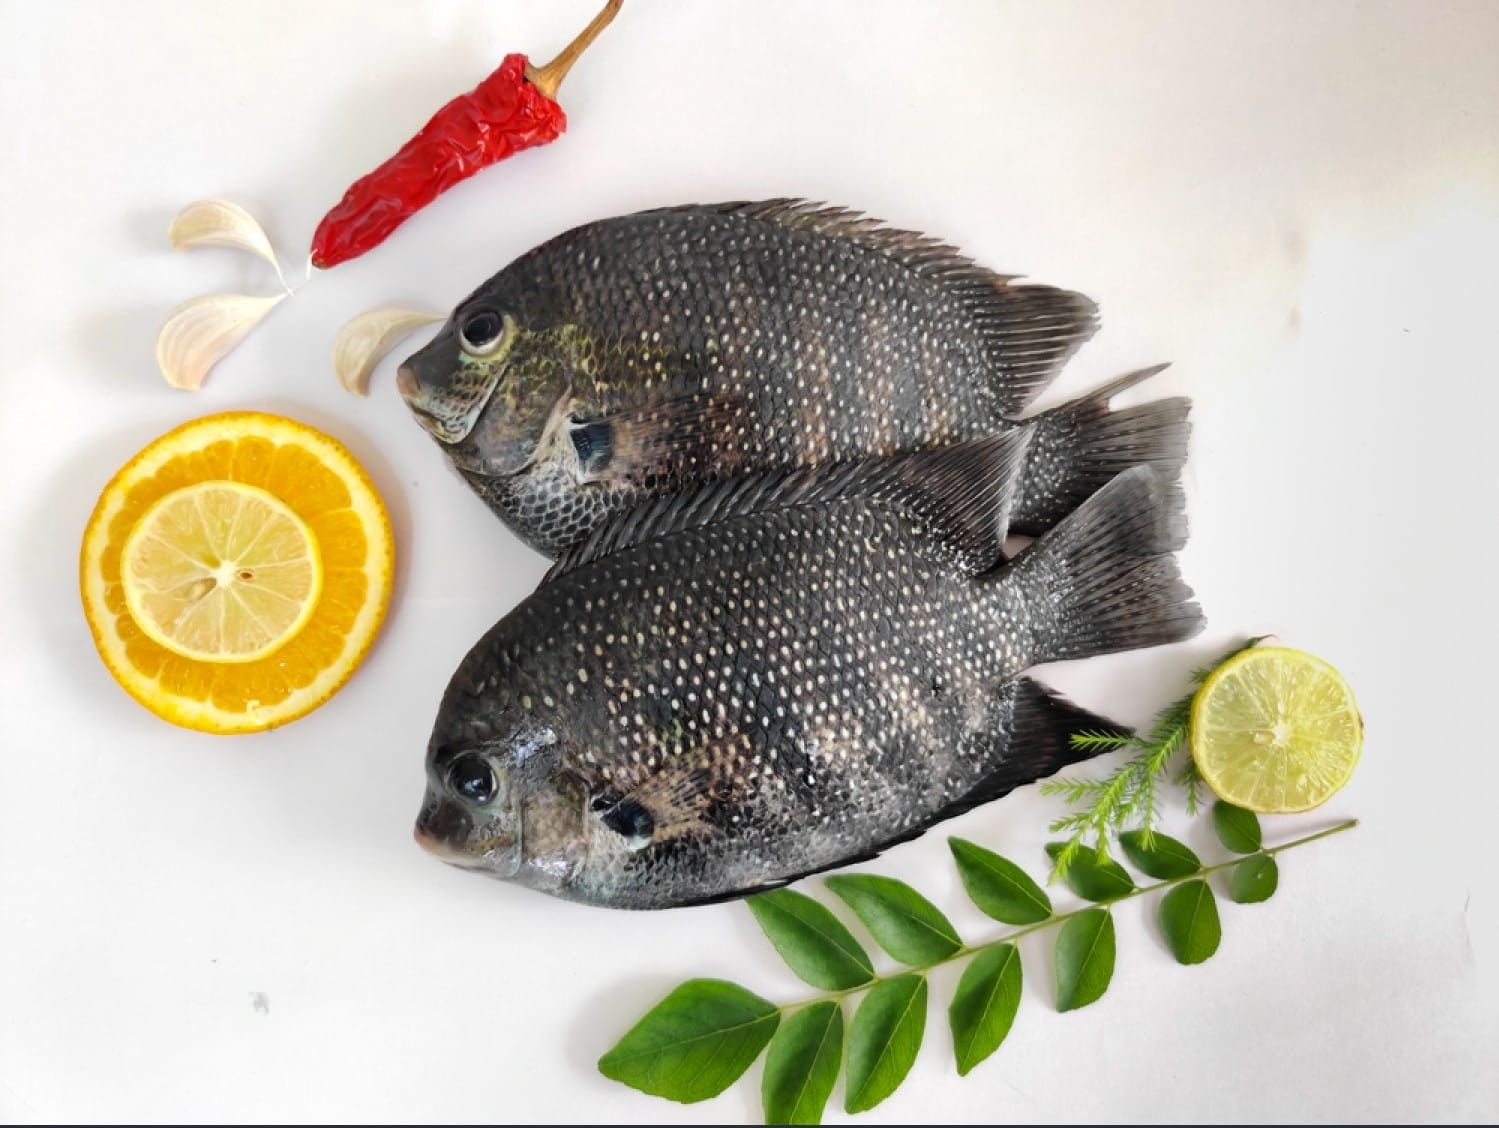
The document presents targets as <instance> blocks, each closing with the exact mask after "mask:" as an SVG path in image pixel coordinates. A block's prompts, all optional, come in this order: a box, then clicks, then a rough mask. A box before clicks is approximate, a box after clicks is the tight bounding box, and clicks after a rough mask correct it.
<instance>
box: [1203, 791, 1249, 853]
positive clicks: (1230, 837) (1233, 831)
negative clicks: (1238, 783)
mask: <svg viewBox="0 0 1499 1128" xmlns="http://www.w3.org/2000/svg"><path fill="white" fill-rule="evenodd" d="M1213 829H1214V830H1215V831H1217V833H1218V841H1219V842H1221V843H1223V845H1224V846H1226V847H1228V849H1230V850H1232V851H1233V852H1234V853H1235V854H1253V853H1254V852H1255V851H1256V850H1258V849H1259V848H1260V820H1259V819H1257V818H1255V816H1254V812H1252V811H1246V810H1245V809H1244V808H1243V807H1235V806H1234V805H1233V804H1232V803H1225V802H1224V801H1223V800H1222V799H1220V800H1218V802H1216V803H1214V804H1213Z"/></svg>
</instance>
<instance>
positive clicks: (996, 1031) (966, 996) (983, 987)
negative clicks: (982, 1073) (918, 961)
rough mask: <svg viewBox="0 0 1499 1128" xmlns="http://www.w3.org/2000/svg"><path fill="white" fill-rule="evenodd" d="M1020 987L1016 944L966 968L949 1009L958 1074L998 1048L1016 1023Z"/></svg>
mask: <svg viewBox="0 0 1499 1128" xmlns="http://www.w3.org/2000/svg"><path fill="white" fill-rule="evenodd" d="M1020 987H1021V973H1020V951H1019V949H1017V948H1016V947H1015V945H1014V944H996V945H995V946H994V947H992V948H987V949H985V950H984V951H982V952H980V953H979V954H978V955H977V956H976V957H975V958H974V959H973V960H972V961H971V962H970V963H969V965H968V967H967V968H965V969H964V971H963V978H962V979H961V980H959V981H958V991H957V994H955V995H954V996H953V1000H952V1006H951V1007H949V1008H948V1010H947V1017H948V1022H949V1023H950V1024H951V1026H952V1042H953V1051H954V1052H955V1053H956V1054H957V1058H958V1073H959V1074H966V1073H967V1072H968V1071H969V1070H970V1069H972V1068H973V1067H974V1066H976V1065H977V1064H978V1063H979V1062H981V1061H983V1060H984V1059H985V1058H986V1057H988V1056H989V1055H990V1054H992V1053H993V1052H994V1051H995V1050H997V1049H999V1044H1000V1043H1001V1042H1003V1041H1004V1040H1005V1035H1006V1034H1008V1033H1009V1032H1010V1026H1011V1024H1013V1023H1014V1021H1015V1011H1016V1008H1018V1007H1019V1006H1020Z"/></svg>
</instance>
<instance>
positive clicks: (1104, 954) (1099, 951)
mask: <svg viewBox="0 0 1499 1128" xmlns="http://www.w3.org/2000/svg"><path fill="white" fill-rule="evenodd" d="M1113 976H1114V918H1113V917H1112V916H1110V915H1109V911H1108V910H1107V909H1084V910H1083V911H1082V912H1080V913H1078V914H1077V915H1076V916H1074V917H1073V918H1072V919H1071V920H1069V921H1068V922H1067V923H1066V924H1064V925H1062V931H1061V933H1060V934H1059V935H1058V936H1057V1010H1059V1011H1070V1010H1077V1009H1078V1008H1079V1007H1085V1006H1087V1005H1088V1004H1089V1003H1092V1002H1096V1001H1097V1000H1098V999H1099V998H1100V997H1101V996H1102V995H1103V993H1104V992H1105V991H1107V990H1108V989H1109V980H1110V979H1112V978H1113Z"/></svg>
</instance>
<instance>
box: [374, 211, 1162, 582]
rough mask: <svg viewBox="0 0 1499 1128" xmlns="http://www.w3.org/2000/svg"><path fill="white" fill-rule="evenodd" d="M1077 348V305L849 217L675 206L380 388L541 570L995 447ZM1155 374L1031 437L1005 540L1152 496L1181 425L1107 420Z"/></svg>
mask: <svg viewBox="0 0 1499 1128" xmlns="http://www.w3.org/2000/svg"><path fill="white" fill-rule="evenodd" d="M1096 324H1097V317H1096V311H1095V307H1094V305H1093V303H1092V302H1091V301H1090V300H1089V299H1087V298H1086V297H1084V296H1082V295H1081V294H1077V293H1072V292H1070V291H1067V290H1062V289H1056V288H1054V287H1051V286H1044V285H1019V284H1016V283H1015V282H1014V281H1013V279H1012V278H1011V277H1009V276H1006V275H1000V274H995V273H993V272H991V271H989V270H986V269H984V268H983V267H981V266H978V265H977V264H975V263H974V262H973V261H972V260H971V259H969V258H967V257H965V256H964V255H962V254H960V253H959V252H958V251H957V250H955V249H954V248H953V247H951V246H948V245H946V244H944V243H942V242H940V241H938V240H936V239H933V238H930V237H928V236H924V235H920V234H917V233H915V232H911V231H902V230H899V229H896V228H892V227H889V226H886V225H884V224H883V223H881V222H880V221H879V220H876V219H871V218H868V217H866V216H864V215H862V214H860V213H858V212H854V211H849V210H846V209H843V208H837V207H827V206H823V205H821V204H816V203H809V202H807V201H803V200H789V199H786V200H770V201H765V202H759V203H742V202H741V203H727V204H710V205H691V206H687V207H679V208H667V209H662V210H655V211H646V212H640V213H637V214H633V215H625V216H619V217H615V218H612V219H605V220H601V221H598V222H595V223H589V224H585V225H584V226H581V227H578V228H575V229H573V230H571V231H568V232H566V233H565V234H562V235H559V236H557V237H556V238H554V239H552V240H550V241H549V242H547V243H544V244H543V245H541V246H539V247H537V248H535V249H534V250H531V251H530V252H528V253H526V254H524V255H522V256H521V257H520V258H518V259H517V260H516V261H514V262H513V263H511V264H510V265H509V266H507V267H505V269H503V270H501V271H500V272H499V273H498V274H496V275H495V276H494V277H492V278H491V279H489V281H487V282H485V283H484V284H483V285H482V286H480V287H479V288H478V289H477V290H476V291H474V293H473V294H471V295H470V296H469V297H468V298H466V299H464V301H462V302H461V303H459V305H458V306H457V308H456V309H455V310H454V311H453V313H452V316H451V317H450V318H449V319H448V321H447V323H446V324H445V325H444V326H443V327H442V329H441V330H440V331H439V333H438V334H437V336H436V337H435V338H434V339H433V340H432V342H431V343H430V344H428V345H427V346H426V347H425V348H423V349H421V350H420V351H419V352H417V353H416V354H415V355H413V356H412V357H410V358H409V359H408V360H407V361H406V362H405V364H404V365H402V366H401V368H400V371H399V375H398V385H399V387H400V390H401V393H402V395H403V396H404V397H405V399H406V401H407V403H408V405H409V406H410V408H411V410H412V411H413V413H414V414H415V416H416V418H417V420H418V421H419V422H420V423H421V424H422V425H423V426H424V427H425V428H426V429H427V430H428V431H429V432H430V433H431V434H432V436H433V437H434V438H435V439H436V440H437V441H438V442H439V443H440V444H441V445H442V446H443V448H444V450H445V451H446V452H447V454H448V456H449V457H450V458H451V460H452V462H453V464H454V466H455V467H456V468H457V469H458V470H459V472H460V473H461V474H462V475H463V477H464V478H465V479H466V480H467V481H468V483H469V484H470V486H472V488H473V489H474V490H475V491H476V492H477V493H478V494H479V495H480V496H481V497H482V498H483V499H484V500H485V501H486V502H487V503H488V504H489V506H490V507H491V508H492V509H493V510H494V512H495V513H496V514H498V515H499V517H500V518H501V519H502V520H503V521H505V522H506V523H507V524H509V525H510V526H511V528H512V529H514V530H515V532H516V533H517V534H519V535H520V536H521V537H522V538H523V539H524V540H526V541H527V542H529V543H530V544H531V545H533V546H534V547H535V548H537V549H538V550H540V551H541V552H543V553H545V554H547V555H549V556H556V555H557V554H559V553H560V552H562V551H563V550H565V549H566V548H568V547H570V546H572V545H574V544H576V543H578V542H579V541H580V540H582V539H583V538H584V537H586V536H587V535H588V534H589V533H590V532H592V531H593V530H594V529H595V528H596V527H598V525H599V524H600V523H602V522H603V521H605V520H607V519H608V518H610V517H612V516H615V515H617V514H619V513H621V512H623V511H625V510H627V509H630V508H632V507H635V506H637V505H639V504H640V503H641V502H643V501H645V500H648V499H649V498H652V497H657V496H661V495H664V494H669V493H673V492H676V491H678V490H680V489H683V488H685V487H687V486H689V485H691V484H693V483H696V482H701V481H707V480H712V479H718V478H726V477H730V476H733V475H737V474H744V473H751V472H756V471H760V470H771V469H789V468H794V467H800V466H814V465H819V464H824V463H828V462H839V461H846V460H853V459H860V458H867V457H870V456H877V455H887V454H893V453H898V452H905V451H912V450H920V449H927V448H934V447H939V446H945V445H949V444H952V443H956V442H962V441H965V440H968V439H975V438H978V437H981V436H983V435H987V434H992V433H994V432H996V431H1000V430H1005V429H1010V428H1013V427H1015V426H1017V425H1018V424H1016V423H1015V422H1014V420H1015V419H1016V418H1017V417H1018V416H1019V415H1021V413H1022V412H1024V410H1025V409H1026V407H1027V406H1028V405H1029V404H1030V403H1031V401H1032V400H1033V399H1034V397H1035V396H1036V395H1037V394H1038V393H1039V392H1040V391H1041V390H1042V389H1043V388H1044V387H1045V386H1046V385H1047V384H1048V383H1049V382H1050V381H1051V380H1052V379H1053V378H1054V377H1055V376H1056V374H1057V372H1058V371H1059V370H1060V368H1061V367H1062V365H1063V364H1064V363H1065V361H1066V360H1067V358H1068V357H1069V356H1071V355H1072V353H1073V352H1074V351H1075V350H1076V349H1077V348H1078V347H1079V346H1080V345H1081V344H1082V343H1083V342H1084V341H1085V340H1087V339H1088V337H1089V336H1091V335H1092V333H1093V332H1094V329H1095V327H1096ZM1157 370H1158V369H1151V370H1147V371H1144V372H1140V373H1134V374H1131V375H1130V376H1127V377H1124V378H1123V379H1121V380H1118V381H1115V382H1114V383H1112V384H1110V385H1108V386H1107V387H1104V388H1101V389H1099V390H1098V391H1096V392H1094V393H1092V394H1089V395H1086V396H1084V397H1082V398H1080V399H1079V400H1077V401H1074V402H1073V403H1070V404H1066V405H1064V406H1062V407H1059V408H1056V409H1054V410H1052V411H1049V412H1045V413H1042V414H1041V415H1039V416H1037V417H1036V418H1035V419H1034V420H1033V436H1032V439H1031V443H1030V448H1029V453H1028V456H1027V464H1026V465H1025V466H1024V467H1023V468H1022V472H1021V473H1020V475H1019V477H1018V479H1017V482H1016V483H1015V498H1014V505H1013V512H1012V524H1013V527H1014V530H1015V531H1017V532H1021V533H1027V534H1031V535H1034V534H1037V533H1040V532H1042V531H1044V530H1045V529H1047V528H1049V527H1051V526H1052V525H1053V524H1055V523H1056V522H1057V521H1058V520H1060V519H1061V517H1062V516H1064V515H1065V514H1066V513H1068V512H1070V511H1071V510H1072V509H1073V508H1075V507H1076V505H1077V504H1078V503H1080V502H1081V501H1082V500H1083V499H1084V498H1086V497H1087V496H1088V495H1089V494H1091V493H1092V492H1093V491H1094V490H1096V489H1097V488H1098V487H1099V486H1101V485H1103V484H1104V483H1105V482H1107V481H1108V480H1109V479H1110V478H1112V477H1113V476H1114V475H1115V474H1117V473H1119V472H1120V471H1122V470H1124V469H1127V468H1128V467H1130V466H1132V465H1136V464H1141V463H1143V464H1146V465H1150V466H1152V467H1154V468H1155V470H1156V471H1157V473H1158V474H1159V476H1160V477H1161V479H1162V481H1163V482H1165V483H1166V484H1167V486H1168V488H1169V487H1171V484H1172V483H1173V482H1174V481H1175V479H1176V477H1177V475H1178V474H1179V471H1180V468H1181V464H1182V461H1183V460H1184V458H1185V456H1186V441H1187V422H1186V416H1187V410H1188V403H1187V401H1186V400H1184V399H1169V400H1162V401H1157V402H1154V403H1149V404H1145V405H1143V406H1139V407H1134V408H1129V409H1126V410H1123V411H1117V412H1111V411H1110V410H1109V408H1108V401H1109V399H1110V398H1111V397H1112V396H1114V395H1116V394H1117V393H1118V392H1120V391H1122V390H1123V389H1124V388H1126V387H1128V386H1130V385H1131V384H1133V383H1135V382H1136V381H1138V380H1140V379H1143V378H1144V377H1145V376H1148V375H1150V374H1151V373H1152V372H1154V371H1157Z"/></svg>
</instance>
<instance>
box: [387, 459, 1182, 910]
mask: <svg viewBox="0 0 1499 1128" xmlns="http://www.w3.org/2000/svg"><path fill="white" fill-rule="evenodd" d="M1030 438H1031V436H1030V432H1029V431H1028V430H1025V429H1021V430H1014V431H1010V432H1007V433H1005V434H1003V435H999V436H996V437H991V438H989V439H984V440H979V441H977V442H974V443H967V444H961V445H958V446H955V447H951V448H947V449H944V450H939V451H932V452H920V453H916V454H910V455H903V456H896V457H894V458H890V459H877V460H867V461H864V462H861V463H853V464H839V465H835V466H832V467H826V468H822V469H820V470H805V469H803V470H795V471H771V472H761V473H758V474H753V475H747V476H744V477H741V478H736V479H730V480H725V481H722V482H717V483H707V484H705V485H700V486H697V487H695V488H693V489H691V490H688V491H684V492H683V493H682V494H680V495H677V496H674V497H671V498H666V499H662V500H659V501H656V502H653V503H650V504H648V505H646V506H644V507H641V508H639V509H637V510H634V511H631V512H630V513H628V514H626V515H625V516H624V517H622V518H619V519H616V520H615V521H613V522H611V523H609V524H607V525H604V526H602V527H601V528H600V529H598V530H597V531H596V532H595V533H594V534H593V535H592V536H590V537H589V539H588V540H587V541H585V542H584V543H583V544H581V545H580V546H578V547H577V548H575V549H573V550H572V551H571V552H569V553H568V554H566V555H564V556H563V557H562V558H561V559H560V560H559V561H558V562H557V564H556V565H555V566H554V568H553V570H552V572H551V573H550V575H549V578H548V580H547V581H546V582H545V583H544V584H543V585H542V586H541V587H540V588H538V589H537V590H536V591H535V592H534V593H533V594H532V595H531V596H530V597H529V598H528V599H526V600H525V601H524V602H523V603H521V604H520V605H519V606H518V607H516V609H515V610H514V611H512V612H511V613H510V614H508V615H506V616H505V617H504V618H503V619H502V620H501V621H500V622H499V623H498V624H497V625H496V626H495V627H494V628H493V629H491V630H490V631H489V632H488V633H487V634H486V635H485V636H484V637H483V638H482V639H481V640H480V641H479V643H478V644H477V645H476V646H475V647H474V648H473V649H472V650H471V651H470V652H469V654H468V655H467V657H466V658H465V659H464V660H463V662H462V664H461V665H460V667H459V668H458V670H457V672H456V673H455V674H454V676H453V678H452V680H451V682H450V683H449V686H448V689H447V691H446V693H445V695H444V697H443V701H442V705H441V708H440V710H439V713H438V717H437V720H436V723H435V725H434V727H433V731H432V735H431V738H430V741H429V743H428V748H427V791H426V796H425V798H424V800H423V803H422V807H421V811H420V814H419V817H418V819H417V828H416V833H417V838H418V840H419V841H421V842H422V843H423V844H424V845H425V846H426V847H427V848H428V849H429V850H432V851H433V852H434V853H437V854H438V855H440V856H442V857H443V858H445V859H446V860H448V861H451V862H454V863H456V864H458V865H462V866H465V867H469V868H472V869H475V870H478V871H481V872H484V873H487V874H488V875H489V876H492V877H497V878H501V879H504V880H508V881H513V882H518V883H520V884H522V885H525V886H529V887H531V888H533V889H537V890H541V891H543V892H546V893H550V894H553V895H556V896H559V897H565V898H569V899H572V900H577V901H583V902H587V903H590V904H595V905H602V906H610V907H616V908H636V909H646V908H665V907H669V906H674V905H683V904H692V903H699V902H704V901H711V900H718V899H722V898H726V897H735V896H742V895H746V894H749V893H753V892H755V891H758V890H761V889H766V888H769V887H772V886H776V885H780V884H783V883H785V882H787V881H791V880H793V879H795V878H797V877H799V876H802V875H804V874H807V873H810V872H814V871H817V870H822V869H827V868H829V867H833V866H839V865H844V864H847V863H849V862H853V861H857V860H860V859H863V858H866V857H869V856H871V855H872V854H873V853H875V852H878V851H879V850H882V849H884V848H886V847H888V846H890V845H892V844H894V843H897V842H900V841H903V840H905V839H908V838H910V837H912V836H914V835H916V834H920V833H921V832H922V831H923V830H925V829H926V828H928V827H930V826H931V825H933V824H934V823H935V822H938V821H940V820H942V819H944V818H948V817H950V816H952V815H954V814H957V813H959V812H961V811H963V810H966V809H968V808H969V807H971V806H973V805H974V804H976V803H981V802H986V801H988V800H990V799H993V798H996V797H998V796H1000V795H1004V794H1005V793H1007V792H1008V791H1010V790H1011V789H1013V788H1015V787H1017V786H1020V785H1022V784H1024V783H1027V782H1030V781H1031V780H1033V779H1036V778H1038V777H1041V776H1045V775H1049V774H1051V773H1052V772H1054V771H1056V770H1057V769H1058V768H1060V767H1062V766H1063V765H1065V764H1068V763H1071V762H1073V761H1075V760H1078V759H1080V758H1083V757H1085V756H1088V755H1090V754H1091V753H1089V752H1085V751H1079V750H1076V749H1074V748H1073V747H1072V745H1071V742H1070V740H1069V736H1070V735H1071V734H1072V733H1074V732H1076V731H1078V730H1080V729H1090V728H1091V729H1111V728H1114V727H1115V726H1112V725H1111V724H1110V722H1108V721H1106V720H1105V719H1103V718H1101V717H1097V716H1094V715H1092V714H1089V713H1087V712H1085V711H1083V710H1080V709H1077V708H1076V707H1074V706H1072V705H1070V704H1068V703H1066V702H1064V701H1062V700H1060V699H1058V698H1056V697H1054V696H1053V695H1052V694H1051V693H1050V692H1048V691H1047V690H1045V689H1044V688H1043V687H1041V686H1040V685H1039V684H1037V683H1036V682H1034V681H1031V680H1030V679H1029V678H1027V677H1023V676H1021V674H1022V671H1024V670H1026V669H1027V668H1028V667H1031V666H1033V665H1036V664H1038V663H1041V662H1049V661H1054V660H1058V659H1067V658H1081V657H1087V656H1089V655H1094V654H1102V653H1107V652H1110V651H1115V650H1121V649H1128V648H1132V647H1140V646H1153V645H1157V644H1161V643H1166V642H1173V641H1176V640H1178V639H1182V638H1186V637H1188V636H1190V635H1192V634H1194V633H1195V632H1196V631H1197V630H1199V629H1200V628H1201V625H1202V617H1201V614H1200V612H1199V611H1198V609H1197V606H1196V605H1195V604H1194V603H1193V602H1191V599H1190V597H1191V592H1190V591H1189V590H1188V589H1187V588H1186V586H1185V585H1184V584H1183V583H1182V582H1181V580H1180V577H1179V575H1178V571H1177V567H1176V563H1175V561H1174V558H1173V557H1172V556H1171V555H1170V554H1169V549H1170V548H1171V547H1172V546H1174V545H1176V544H1179V543H1180V541H1181V537H1182V527H1181V526H1182V518H1181V514H1180V512H1179V510H1178V509H1177V508H1176V505H1175V502H1174V499H1173V498H1172V496H1171V495H1170V493H1169V492H1168V491H1166V490H1165V489H1163V488H1162V485H1161V483H1160V482H1159V480H1158V478H1157V476H1156V475H1155V474H1154V472H1153V471H1151V470H1150V469H1149V468H1148V467H1137V468H1135V469H1133V470H1130V471H1127V472H1125V473H1124V474H1121V475H1120V476H1118V477H1117V478H1116V479H1115V480H1114V481H1112V482H1111V483H1110V484H1109V485H1107V486H1105V487H1104V488H1103V489H1101V490H1099V491H1098V492H1097V493H1096V494H1095V495H1094V496H1093V497H1092V498H1091V499H1089V500H1088V501H1087V502H1085V503H1084V504H1083V505H1082V506H1081V507H1080V508H1079V509H1077V510H1076V511H1075V512H1074V513H1073V514H1071V515H1070V516H1069V517H1067V518H1065V519H1064V520H1063V521H1062V522H1060V523H1059V524H1058V525H1057V526H1055V527H1054V528H1053V529H1051V530H1050V531H1049V532H1047V533H1046V534H1044V535H1043V536H1042V537H1040V538H1039V539H1038V540H1036V541H1035V542H1034V543H1033V544H1032V545H1031V546H1030V547H1028V548H1027V549H1025V550H1024V551H1023V552H1021V553H1020V554H1019V555H1018V556H1017V557H1015V559H1014V560H1013V561H1010V562H1008V563H1003V562H1002V560H1003V557H1002V553H1001V543H1002V540H1003V537H1004V532H1005V528H1006V518H1007V515H1008V510H1009V507H1010V505H1011V504H1012V503H1013V487H1014V481H1015V478H1016V476H1017V471H1018V469H1019V467H1020V466H1021V465H1022V464H1023V462H1024V459H1025V456H1026V454H1027V453H1028V443H1029V440H1030Z"/></svg>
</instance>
